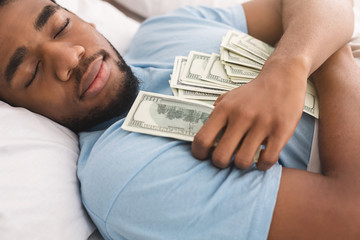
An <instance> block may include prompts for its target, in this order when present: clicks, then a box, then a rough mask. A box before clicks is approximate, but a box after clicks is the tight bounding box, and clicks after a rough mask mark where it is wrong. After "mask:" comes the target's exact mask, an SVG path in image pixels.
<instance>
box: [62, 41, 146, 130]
mask: <svg viewBox="0 0 360 240" xmlns="http://www.w3.org/2000/svg"><path fill="white" fill-rule="evenodd" d="M109 44H110V46H111V47H112V48H113V50H114V51H115V53H116V55H117V57H118V59H117V62H116V63H117V64H116V65H117V67H118V69H119V70H120V72H121V73H123V75H122V77H119V79H117V81H116V85H117V86H114V88H113V89H114V91H116V92H115V94H114V97H112V99H110V101H109V103H108V104H107V105H106V106H96V107H94V108H92V109H91V110H90V111H89V112H88V114H87V115H86V116H84V117H73V118H67V119H63V120H62V121H61V122H60V124H62V125H64V126H65V127H68V128H69V129H71V130H72V131H74V132H76V133H77V132H81V131H85V130H87V129H89V128H91V127H94V126H95V125H98V124H100V123H102V122H105V121H108V120H111V119H113V118H115V117H118V116H121V115H123V114H125V113H127V112H128V111H129V109H130V107H131V105H132V104H133V102H134V100H135V98H136V96H137V93H138V91H139V80H138V79H137V78H136V77H135V75H134V73H133V72H132V70H131V68H130V66H129V65H127V64H126V62H125V60H124V59H123V58H122V57H121V55H120V53H119V52H118V51H117V50H116V49H115V48H114V47H113V45H112V44H111V43H110V42H109ZM99 56H103V58H104V60H106V59H107V58H108V57H109V56H110V55H109V53H108V52H106V51H105V50H101V51H100V52H99V53H97V54H95V55H94V56H91V57H89V58H87V59H85V60H84V61H83V64H82V66H81V67H80V68H79V69H78V70H77V71H76V72H75V79H76V82H77V87H76V88H75V91H78V87H79V85H80V79H81V77H82V75H83V74H84V73H85V71H86V69H87V68H88V66H89V64H90V63H92V61H93V60H95V59H96V58H97V57H99Z"/></svg>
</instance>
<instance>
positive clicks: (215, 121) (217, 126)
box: [191, 108, 227, 160]
mask: <svg viewBox="0 0 360 240" xmlns="http://www.w3.org/2000/svg"><path fill="white" fill-rule="evenodd" d="M226 121H227V120H226V114H223V113H222V109H221V108H220V109H216V108H215V109H214V111H213V112H212V113H211V115H210V117H209V119H208V120H207V121H206V122H205V124H204V125H203V126H202V128H201V129H200V130H199V131H198V133H197V134H196V135H195V137H194V141H193V143H192V145H191V151H192V153H193V155H194V157H196V158H197V159H200V160H203V159H205V158H207V157H208V156H209V154H210V150H211V149H212V147H213V146H214V143H215V140H216V138H217V136H218V134H219V133H220V132H221V130H222V129H223V128H224V126H226Z"/></svg>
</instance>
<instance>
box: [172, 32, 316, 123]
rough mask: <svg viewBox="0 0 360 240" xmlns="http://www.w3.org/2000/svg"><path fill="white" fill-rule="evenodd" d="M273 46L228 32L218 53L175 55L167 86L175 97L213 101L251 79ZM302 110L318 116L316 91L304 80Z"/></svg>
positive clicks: (237, 33)
mask: <svg viewBox="0 0 360 240" xmlns="http://www.w3.org/2000/svg"><path fill="white" fill-rule="evenodd" d="M273 51H274V48H273V47H271V46H270V45H268V44H266V43H264V42H262V41H260V40H258V39H256V38H253V37H251V36H250V35H248V34H245V33H241V32H237V31H229V32H228V33H227V34H226V36H225V37H224V38H223V41H222V43H221V47H220V55H219V54H216V53H213V54H206V53H201V52H195V51H192V52H190V54H189V55H188V56H187V57H183V56H178V57H176V58H175V62H174V69H173V73H172V75H171V80H170V86H171V88H172V90H173V93H174V95H175V96H177V97H179V98H184V99H192V100H198V101H203V102H205V103H208V104H213V103H214V101H215V100H216V99H217V98H218V97H219V96H220V95H221V94H223V93H225V92H227V91H229V90H232V89H234V88H237V87H240V86H242V85H243V84H246V83H249V82H250V81H252V80H253V79H255V78H256V77H257V76H258V74H259V73H260V71H261V69H262V67H263V65H264V63H265V61H266V60H267V59H268V58H269V56H270V55H271V53H272V52H273ZM304 112H306V113H308V114H310V115H312V116H314V117H316V118H318V117H319V105H318V100H317V96H316V91H315V88H314V86H313V85H312V83H311V82H309V81H308V86H307V90H306V98H305V106H304Z"/></svg>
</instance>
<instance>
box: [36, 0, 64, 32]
mask: <svg viewBox="0 0 360 240" xmlns="http://www.w3.org/2000/svg"><path fill="white" fill-rule="evenodd" d="M59 8H60V6H59V5H47V6H45V7H44V8H43V9H42V11H41V12H40V14H39V15H38V17H37V18H36V21H35V23H34V26H35V29H36V30H37V31H41V29H42V28H43V27H44V26H45V25H46V23H47V22H48V21H49V19H50V18H51V16H53V15H54V14H55V13H56V11H57V10H58V9H59Z"/></svg>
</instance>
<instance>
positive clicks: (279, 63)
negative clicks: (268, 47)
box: [261, 55, 311, 93]
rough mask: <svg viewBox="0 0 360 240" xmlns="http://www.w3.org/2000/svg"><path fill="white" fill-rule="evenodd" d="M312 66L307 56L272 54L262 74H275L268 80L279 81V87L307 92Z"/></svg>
mask: <svg viewBox="0 0 360 240" xmlns="http://www.w3.org/2000/svg"><path fill="white" fill-rule="evenodd" d="M310 68H311V67H310V63H309V60H308V58H306V57H303V56H295V57H289V56H287V57H284V56H278V55H272V56H271V57H270V58H269V59H268V60H267V61H266V63H265V64H264V67H263V69H262V71H261V74H264V75H265V76H273V77H271V78H267V80H266V81H268V82H274V83H278V84H279V85H278V86H279V87H282V88H285V89H288V90H290V91H292V90H296V91H299V92H303V93H305V90H306V84H307V79H308V77H309V72H310ZM276 85H277V84H276Z"/></svg>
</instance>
